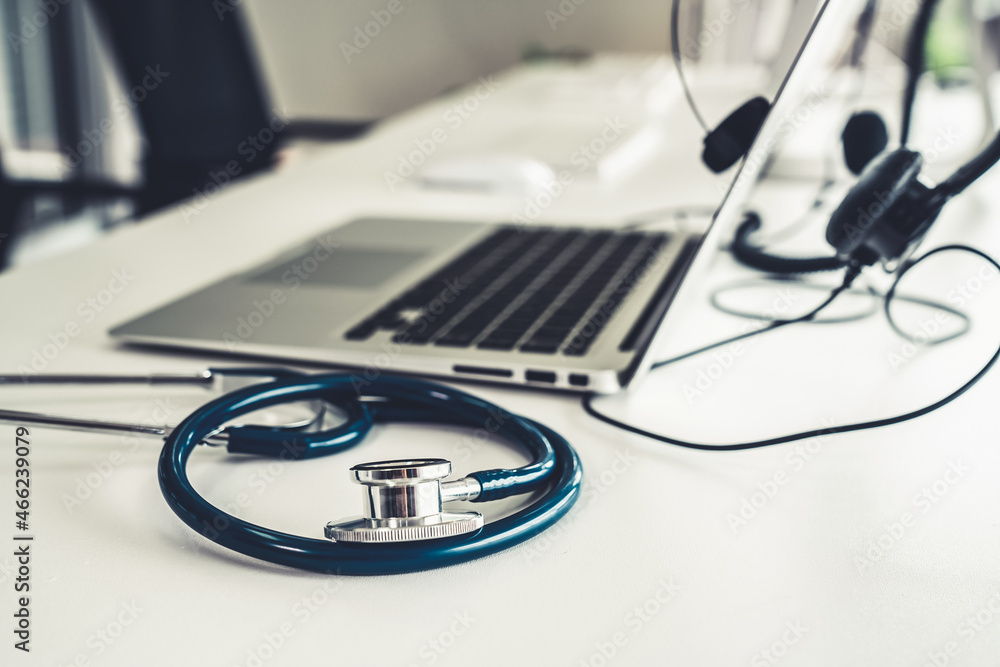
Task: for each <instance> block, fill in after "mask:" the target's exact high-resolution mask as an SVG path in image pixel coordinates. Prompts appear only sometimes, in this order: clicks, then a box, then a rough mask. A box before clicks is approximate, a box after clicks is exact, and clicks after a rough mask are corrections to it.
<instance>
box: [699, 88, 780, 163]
mask: <svg viewBox="0 0 1000 667" xmlns="http://www.w3.org/2000/svg"><path fill="white" fill-rule="evenodd" d="M770 110H771V103H770V102H768V101H767V100H766V99H764V98H763V97H755V98H753V99H752V100H750V101H749V102H747V103H746V104H744V105H743V106H741V107H740V108H739V109H737V110H736V111H734V112H733V113H731V114H729V116H728V117H727V118H726V119H725V120H724V121H722V123H721V124H720V125H719V126H718V127H717V128H715V129H714V130H712V131H711V132H709V133H708V135H707V136H706V137H705V150H704V151H703V152H702V154H701V159H702V160H703V161H704V162H705V166H707V167H708V168H709V169H711V170H712V171H714V172H715V173H716V174H719V173H722V172H724V171H725V170H726V169H729V168H730V167H732V166H733V165H734V164H736V162H737V161H738V160H739V159H740V158H741V157H743V156H744V155H746V153H747V151H749V150H750V146H752V145H753V141H754V139H756V138H757V133H758V132H760V128H761V126H762V125H763V124H764V119H765V118H767V114H768V112H769V111H770Z"/></svg>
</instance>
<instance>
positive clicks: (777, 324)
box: [650, 265, 861, 370]
mask: <svg viewBox="0 0 1000 667" xmlns="http://www.w3.org/2000/svg"><path fill="white" fill-rule="evenodd" d="M860 273H861V267H860V266H857V265H854V266H850V267H848V269H847V272H846V273H845V274H844V281H843V282H842V283H841V284H840V286H839V287H837V288H836V289H834V290H832V291H831V292H830V296H828V297H827V298H826V300H825V301H824V302H823V303H821V304H820V305H818V306H816V307H815V308H813V309H812V310H811V311H809V312H808V313H806V314H805V315H802V316H801V317H796V318H794V319H791V320H772V321H771V322H770V323H769V324H768V325H767V326H766V327H763V328H762V329H758V330H757V331H748V332H746V333H742V334H739V335H738V336H733V337H732V338H727V339H726V340H722V341H718V342H715V343H711V344H710V345H706V346H705V347H700V348H698V349H697V350H691V351H690V352H685V353H684V354H681V355H679V356H676V357H671V358H670V359H665V360H663V361H658V362H656V363H655V364H653V365H652V366H650V370H656V369H657V368H662V367H663V366H666V365H668V364H673V363H676V362H678V361H680V360H682V359H687V358H688V357H693V356H695V355H698V354H701V353H702V352H707V351H709V350H713V349H715V348H717V347H722V346H723V345H728V344H729V343H735V342H737V341H741V340H744V339H745V338H751V337H753V336H756V335H758V334H763V333H767V332H769V331H774V330H775V329H780V328H781V327H784V326H788V325H789V324H799V323H802V322H811V321H812V320H813V319H815V317H816V316H817V315H819V313H820V311H822V310H823V309H824V308H826V307H827V306H829V305H830V304H831V303H833V302H834V301H835V300H836V298H837V297H838V296H840V295H841V294H842V293H843V292H845V291H847V290H848V289H850V288H851V285H852V284H853V283H854V281H855V280H856V279H857V277H858V275H860Z"/></svg>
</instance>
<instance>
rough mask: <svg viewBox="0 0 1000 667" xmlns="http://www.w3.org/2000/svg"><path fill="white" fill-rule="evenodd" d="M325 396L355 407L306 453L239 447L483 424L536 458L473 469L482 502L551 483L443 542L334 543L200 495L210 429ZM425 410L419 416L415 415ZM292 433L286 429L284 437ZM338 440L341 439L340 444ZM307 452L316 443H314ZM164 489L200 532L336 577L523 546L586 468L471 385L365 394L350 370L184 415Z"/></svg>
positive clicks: (573, 492)
mask: <svg viewBox="0 0 1000 667" xmlns="http://www.w3.org/2000/svg"><path fill="white" fill-rule="evenodd" d="M308 399H323V400H325V401H328V402H329V403H332V404H334V405H337V406H339V407H341V408H342V409H344V410H346V411H347V413H348V422H347V423H346V424H344V425H343V426H342V427H339V429H337V430H335V431H330V432H327V433H328V434H331V435H332V436H333V437H331V441H330V442H313V443H312V445H313V449H312V450H308V451H310V453H309V454H308V455H306V456H301V455H300V456H298V457H295V456H292V455H291V454H287V453H283V452H287V451H288V448H287V447H282V445H281V443H280V441H278V440H277V439H275V440H274V441H273V442H272V444H270V445H267V444H264V445H260V444H259V443H261V442H264V441H262V440H261V439H260V438H259V434H255V435H254V437H253V438H251V439H250V440H249V442H252V443H258V444H254V445H252V446H249V447H247V446H245V445H244V444H236V445H235V446H236V449H234V448H233V443H242V442H243V441H241V439H240V438H239V437H237V438H235V439H234V440H233V441H232V443H231V444H230V451H232V452H248V453H254V454H263V455H268V456H278V457H282V458H285V459H288V460H294V459H295V458H309V457H310V456H316V455H322V454H325V453H332V452H334V451H340V450H343V449H345V448H347V447H350V446H353V445H354V444H357V443H358V442H360V440H361V439H362V438H363V436H364V434H366V433H367V432H368V430H369V429H370V428H371V424H372V423H373V422H376V421H377V422H390V421H404V420H405V421H423V422H440V423H445V424H461V425H466V426H472V427H484V425H486V426H485V427H486V428H488V430H489V431H490V432H495V433H496V434H497V435H498V436H500V437H501V438H503V439H505V440H508V441H510V442H512V443H514V444H517V445H520V446H522V447H524V448H525V449H526V450H527V451H528V452H529V453H530V454H531V455H532V457H533V461H532V462H531V463H530V464H528V465H527V466H524V467H522V468H518V469H516V470H488V471H480V472H477V473H472V474H470V475H469V477H470V478H474V479H476V480H478V481H479V483H480V484H481V485H482V490H483V492H482V493H481V494H480V496H479V497H478V498H477V499H476V501H477V502H486V501H489V500H493V499H497V498H502V497H505V496H509V495H514V494H520V493H528V492H531V491H536V490H541V489H543V488H544V489H545V490H544V492H543V494H542V495H541V497H540V498H538V500H536V501H535V502H533V503H532V504H531V505H530V506H528V507H526V508H524V509H522V510H519V511H518V512H515V513H514V514H511V515H509V516H506V517H504V518H502V519H498V520H496V521H493V522H491V523H487V524H486V525H485V526H484V527H483V528H481V529H479V530H478V531H476V532H473V533H469V534H465V535H461V536H457V537H448V538H442V539H434V540H427V541H420V542H401V543H395V544H369V543H351V542H333V541H329V540H321V539H313V538H307V537H301V536H297V535H290V534H287V533H282V532H279V531H275V530H271V529H268V528H265V527H262V526H257V525H254V524H252V523H249V522H246V521H243V520H242V519H239V518H237V517H234V516H232V515H230V514H227V513H226V512H224V511H222V510H220V509H219V508H217V507H215V506H214V505H212V504H211V503H209V502H208V501H207V500H205V499H204V498H202V497H201V496H200V495H199V494H198V492H197V491H195V489H194V487H193V486H192V485H191V482H190V480H189V479H188V476H187V470H186V467H187V462H188V459H189V457H190V455H191V452H192V451H193V450H194V448H195V446H196V445H197V444H198V443H199V442H201V441H202V440H203V439H204V437H205V435H206V434H208V433H210V432H212V431H213V430H217V429H218V428H219V427H220V426H221V425H222V424H224V423H225V422H227V421H229V420H231V419H233V418H235V417H237V416H239V415H242V414H245V413H247V412H252V411H254V410H259V409H262V408H265V407H268V406H271V405H275V404H277V403H283V402H287V401H300V400H308ZM418 416H419V419H416V417H418ZM286 437H287V434H286ZM334 441H336V442H334ZM307 449H308V448H307ZM158 472H159V481H160V489H161V491H162V492H163V496H164V498H165V499H166V501H167V504H168V505H169V506H170V508H171V509H172V510H173V511H174V512H175V513H176V514H177V516H178V517H179V518H180V519H181V520H182V521H183V522H184V523H186V524H187V525H188V526H189V527H191V528H192V529H194V530H196V531H197V532H198V533H200V534H201V535H202V536H204V537H206V538H208V539H210V540H212V541H213V542H216V543H217V544H219V545H221V546H224V547H226V548H228V549H232V550H234V551H237V552H239V553H242V554H245V555H248V556H251V557H254V558H259V559H261V560H265V561H269V562H272V563H277V564H280V565H286V566H288V567H293V568H298V569H304V570H311V571H316V572H325V573H331V574H358V575H364V574H398V573H404V572H416V571H420V570H427V569H432V568H437V567H443V566H446V565H453V564H456V563H460V562H464V561H467V560H471V559H474V558H480V557H482V556H486V555H489V554H492V553H496V552H498V551H501V550H503V549H506V548H509V547H511V546H514V545H516V544H519V543H521V542H523V541H525V540H527V539H529V538H531V537H533V536H535V535H537V534H538V533H540V532H541V531H543V530H545V529H546V528H548V527H549V526H551V525H553V524H554V523H555V522H556V521H558V520H559V519H560V518H561V517H563V516H564V515H565V514H566V513H567V512H568V511H569V510H570V508H571V507H572V506H573V504H574V503H575V502H576V500H577V498H578V497H579V495H580V485H581V482H582V476H583V471H582V466H581V464H580V460H579V457H578V456H577V454H576V452H575V451H574V450H573V448H572V447H571V446H570V445H569V443H568V442H566V440H565V439H564V438H562V436H560V435H559V434H558V433H556V432H555V431H553V430H552V429H550V428H548V427H546V426H543V425H541V424H538V423H536V422H533V421H531V420H528V419H525V418H524V417H520V416H517V415H512V414H509V413H506V412H504V411H503V410H501V409H500V408H499V407H497V406H495V405H493V404H491V403H488V402H486V401H483V400H481V399H479V398H476V397H474V396H472V395H470V394H466V393H465V392H462V391H459V390H456V389H452V388H450V387H445V386H443V385H438V384H435V383H431V382H425V381H421V380H414V379H409V378H395V377H389V376H383V377H380V378H378V379H376V380H374V381H372V382H371V383H370V384H369V385H368V386H366V387H365V388H364V390H363V396H361V397H359V396H358V393H357V390H356V388H355V386H354V385H353V384H352V378H351V377H350V376H348V375H343V374H329V375H312V376H303V377H298V378H291V379H281V380H276V381H274V382H269V383H266V384H263V385H258V386H255V387H248V388H246V389H242V390H238V391H236V392H233V393H231V394H228V395H226V396H223V397H221V398H219V399H216V400H215V401H212V402H211V403H208V404H206V405H204V406H202V407H201V408H200V409H198V410H197V411H195V412H194V413H193V414H191V415H190V416H189V417H188V418H187V419H185V420H184V421H183V422H182V423H181V424H180V425H179V426H178V427H177V428H176V429H175V430H174V432H173V433H172V434H171V435H170V437H169V438H167V441H166V444H165V445H164V447H163V451H162V453H161V455H160V460H159V467H158Z"/></svg>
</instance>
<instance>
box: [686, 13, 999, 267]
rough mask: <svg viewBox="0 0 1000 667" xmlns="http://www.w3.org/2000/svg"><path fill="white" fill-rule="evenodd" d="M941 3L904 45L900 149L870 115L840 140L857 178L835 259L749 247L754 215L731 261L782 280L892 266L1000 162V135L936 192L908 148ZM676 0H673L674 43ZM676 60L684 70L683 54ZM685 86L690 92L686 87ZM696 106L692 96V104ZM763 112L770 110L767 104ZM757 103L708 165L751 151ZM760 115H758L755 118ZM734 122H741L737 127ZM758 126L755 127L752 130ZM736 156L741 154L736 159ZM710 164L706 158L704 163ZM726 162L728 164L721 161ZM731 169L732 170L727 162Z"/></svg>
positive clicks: (866, 28) (709, 149)
mask: <svg viewBox="0 0 1000 667" xmlns="http://www.w3.org/2000/svg"><path fill="white" fill-rule="evenodd" d="M937 4H938V0H923V2H922V3H921V5H920V7H919V9H918V11H917V15H916V16H915V18H914V22H913V27H912V28H911V31H910V35H909V38H908V40H907V45H906V54H905V61H906V67H907V82H906V87H905V90H904V94H903V114H902V123H901V130H900V144H901V146H900V148H897V149H895V150H893V151H890V152H888V153H885V152H883V151H884V149H885V147H886V145H887V144H888V132H887V131H886V128H885V123H884V121H882V119H881V117H879V116H878V115H877V114H875V113H873V112H870V111H865V112H860V113H856V114H854V115H852V116H851V119H850V120H849V121H848V123H847V125H846V126H845V128H844V132H843V135H842V140H843V148H844V159H845V162H846V164H847V167H848V169H850V170H851V171H852V172H853V173H855V174H858V175H859V179H858V181H857V182H856V183H855V185H854V186H853V188H851V190H850V192H848V194H847V196H846V197H845V198H844V200H843V201H842V202H841V204H840V205H839V206H838V207H837V209H836V210H835V211H834V213H833V215H832V216H831V217H830V221H829V224H828V225H827V230H826V240H827V242H828V243H829V244H830V245H831V246H833V248H834V249H835V251H836V254H835V255H834V256H832V257H810V258H789V257H779V256H775V255H771V254H768V253H767V252H765V251H764V250H762V249H761V248H759V247H757V246H755V245H754V244H753V243H751V241H750V236H751V235H752V234H753V233H754V232H755V231H756V230H757V229H759V228H760V226H761V220H760V217H759V216H758V215H757V214H756V213H753V212H748V213H747V214H746V218H745V219H744V221H743V222H742V223H741V224H740V226H739V228H738V229H737V231H736V235H735V238H734V240H733V246H732V252H733V255H734V256H735V257H736V258H737V260H739V261H740V262H742V263H743V264H746V265H747V266H750V267H752V268H755V269H759V270H762V271H766V272H768V273H776V274H802V273H811V272H816V271H832V270H836V269H840V268H843V267H847V266H869V265H872V264H874V263H875V262H878V261H884V262H891V261H894V260H897V259H899V258H901V257H903V256H904V255H906V254H907V253H908V251H909V250H910V249H911V248H913V247H914V246H915V245H916V244H917V243H918V242H919V241H920V239H921V238H922V237H923V236H924V234H926V232H927V230H928V229H929V228H930V226H931V224H932V223H933V222H934V221H935V220H936V219H937V217H938V215H939V214H940V212H941V209H942V208H943V207H944V205H945V203H947V201H948V200H949V199H951V198H952V197H954V196H956V195H957V194H959V193H961V192H962V191H963V190H965V188H967V187H968V186H969V185H971V184H972V183H973V182H974V181H975V180H976V179H978V178H979V177H980V176H982V175H983V174H984V173H986V172H987V171H988V170H989V169H990V168H991V167H992V166H993V165H995V164H996V163H997V162H998V161H1000V133H998V134H997V136H996V137H995V138H994V139H993V140H992V141H991V142H990V144H989V145H988V146H987V147H986V148H985V149H984V150H983V151H982V152H981V153H980V154H979V155H977V156H976V157H974V158H973V159H972V160H970V161H969V162H968V163H966V164H965V165H963V166H962V167H961V168H960V169H958V171H956V172H955V173H954V174H952V175H951V176H950V177H949V178H948V179H946V180H945V181H943V182H942V183H940V184H939V185H938V186H937V187H934V188H928V187H927V186H925V185H924V184H923V183H921V182H920V180H919V176H920V170H921V167H922V166H923V158H922V157H921V155H920V153H918V152H916V151H913V150H911V149H909V148H907V145H906V144H907V140H908V138H909V132H910V124H911V118H912V114H913V106H914V99H915V97H916V90H917V84H918V82H919V79H920V76H921V75H922V74H923V72H924V47H925V43H926V41H927V33H928V31H929V28H930V23H931V19H932V17H933V15H934V10H935V8H936V7H937ZM875 5H876V2H875V1H874V0H869V2H868V3H867V5H866V7H865V9H864V11H863V12H862V15H861V18H860V20H859V22H858V30H857V32H858V39H856V40H855V44H854V48H853V49H852V53H851V60H852V63H857V62H859V61H860V57H861V53H862V52H863V50H864V46H865V44H866V43H867V41H868V38H869V35H870V32H871V27H872V22H873V18H874V14H875ZM677 8H678V0H674V13H673V20H674V24H673V25H674V31H675V32H674V34H675V35H676V25H677V23H676V19H677ZM675 60H676V61H678V62H679V49H677V55H676V56H675ZM682 85H684V87H685V89H686V84H685V83H684V82H683V76H682ZM689 100H690V96H689ZM755 100H762V101H763V103H764V104H767V105H768V109H769V108H770V104H768V103H767V102H766V100H763V98H755ZM755 100H751V102H748V103H747V104H745V105H743V106H742V107H740V108H739V109H737V110H736V111H735V112H733V114H731V115H730V116H729V117H728V118H727V119H726V120H725V121H723V123H722V124H721V125H720V126H719V127H718V128H717V129H716V130H714V131H712V132H710V133H709V135H708V136H707V137H706V139H705V153H706V155H708V156H709V157H707V158H705V162H706V165H707V166H708V167H709V168H710V169H713V171H720V170H719V169H716V167H719V166H722V165H725V166H723V169H725V168H728V166H731V165H732V164H734V163H735V162H736V161H737V160H739V159H740V158H741V157H742V156H743V155H745V154H746V152H747V151H748V150H749V149H750V146H751V145H752V143H753V141H754V139H755V138H756V136H757V133H758V132H759V131H760V126H761V125H762V124H763V120H764V117H766V115H767V112H766V111H765V112H764V114H763V117H761V118H760V119H759V121H758V120H757V117H756V116H753V114H752V113H751V112H750V111H745V109H748V108H752V107H751V104H752V105H753V107H758V106H759V105H760V104H761V102H756V101H755ZM754 113H759V112H754ZM734 118H735V119H736V120H734ZM751 121H753V122H754V123H757V124H756V126H755V127H751V125H752V123H751ZM737 151H740V152H739V153H738V154H737ZM703 157H704V156H703ZM723 157H725V160H723V159H722V158H723ZM730 158H731V159H732V162H729V163H728V164H726V161H727V160H729V159H730Z"/></svg>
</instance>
